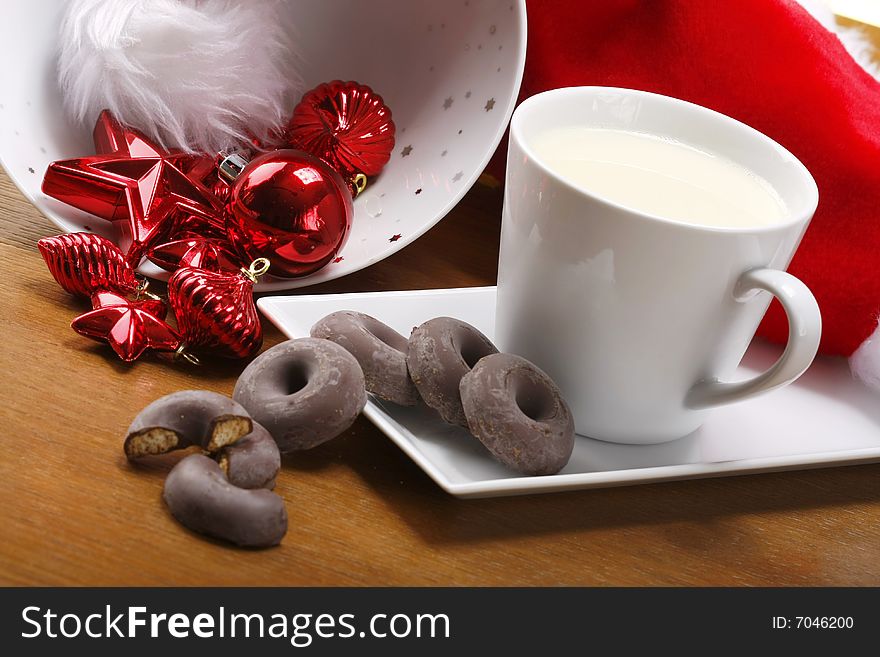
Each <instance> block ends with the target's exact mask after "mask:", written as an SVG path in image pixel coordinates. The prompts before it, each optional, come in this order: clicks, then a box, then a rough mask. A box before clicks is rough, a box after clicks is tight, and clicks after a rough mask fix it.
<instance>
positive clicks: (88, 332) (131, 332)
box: [70, 292, 180, 362]
mask: <svg viewBox="0 0 880 657" xmlns="http://www.w3.org/2000/svg"><path fill="white" fill-rule="evenodd" d="M92 305H93V306H94V308H95V309H94V310H92V311H90V312H87V313H85V314H84V315H80V316H79V317H77V318H76V319H75V320H73V322H71V324H70V326H71V328H72V329H73V330H74V331H76V332H77V333H79V334H80V335H84V336H86V337H87V338H91V339H93V340H98V341H104V342H108V343H109V344H110V346H111V347H113V351H115V352H116V354H117V355H118V356H119V357H120V358H121V359H122V360H124V361H125V362H131V361H133V360H137V359H138V358H139V357H140V356H141V354H143V353H144V351H146V350H147V349H155V350H156V351H175V350H176V349H177V348H178V347H179V346H180V337H179V336H178V335H177V333H175V331H174V329H172V328H171V327H170V326H169V325H168V324H166V323H165V322H164V321H163V318H164V317H165V314H166V312H167V309H166V306H165V303H164V302H163V301H161V300H160V299H145V300H142V301H131V300H129V299H127V298H126V297H124V296H122V295H120V294H117V293H116V292H97V293H95V294H94V295H92Z"/></svg>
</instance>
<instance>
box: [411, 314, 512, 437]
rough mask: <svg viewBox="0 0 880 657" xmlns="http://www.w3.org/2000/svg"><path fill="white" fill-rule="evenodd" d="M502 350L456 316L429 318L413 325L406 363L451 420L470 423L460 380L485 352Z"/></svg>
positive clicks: (425, 397)
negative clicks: (416, 325)
mask: <svg viewBox="0 0 880 657" xmlns="http://www.w3.org/2000/svg"><path fill="white" fill-rule="evenodd" d="M494 353H498V350H497V349H496V348H495V345H493V344H492V342H490V340H489V338H487V337H486V336H485V335H483V334H482V333H480V332H479V331H478V330H477V329H475V328H474V327H473V326H471V325H470V324H466V323H465V322H462V321H460V320H458V319H453V318H452V317H436V318H434V319H429V320H428V321H427V322H425V323H424V324H422V325H421V326H418V327H416V328H415V329H413V332H412V335H410V338H409V343H408V345H407V352H406V364H407V366H408V367H409V373H410V376H411V377H412V380H413V383H414V384H415V386H416V388H417V389H418V391H419V394H420V395H421V397H422V399H423V400H424V401H425V403H426V404H427V405H428V406H430V407H431V408H433V409H435V410H436V411H437V412H438V413H440V417H442V418H443V419H444V420H446V421H447V422H450V423H452V424H459V425H461V426H463V427H467V426H468V422H467V418H466V417H465V413H464V409H463V408H462V405H461V395H460V394H459V383H460V382H461V377H463V376H464V375H465V374H467V373H468V372H469V371H470V369H471V368H472V367H473V366H474V365H476V363H477V361H478V360H480V359H481V358H482V357H483V356H488V355H489V354H494Z"/></svg>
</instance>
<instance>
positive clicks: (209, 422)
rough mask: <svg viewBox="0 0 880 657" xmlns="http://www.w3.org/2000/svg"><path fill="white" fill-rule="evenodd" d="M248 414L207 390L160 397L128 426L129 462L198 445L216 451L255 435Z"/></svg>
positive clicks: (125, 447)
mask: <svg viewBox="0 0 880 657" xmlns="http://www.w3.org/2000/svg"><path fill="white" fill-rule="evenodd" d="M252 428H253V424H252V422H251V418H250V416H249V415H248V413H247V411H246V410H245V409H244V408H242V407H241V406H240V405H239V404H238V403H236V402H234V401H232V400H231V399H230V398H229V397H225V396H224V395H220V394H218V393H216V392H209V391H207V390H182V391H180V392H174V393H172V394H170V395H165V396H164V397H160V398H159V399H157V400H156V401H154V402H153V403H151V404H150V405H149V406H147V407H146V408H144V410H142V411H141V412H140V413H138V414H137V416H136V417H135V418H134V420H133V421H132V423H131V426H129V427H128V433H127V435H126V437H125V443H124V446H123V448H124V450H125V455H126V457H128V458H129V459H137V458H140V457H143V456H148V455H151V454H164V453H165V452H170V451H171V450H175V449H184V448H186V447H190V446H192V445H198V446H199V447H201V448H202V449H204V450H206V451H208V452H216V451H218V450H219V449H221V448H222V447H224V446H226V445H231V444H233V443H235V442H236V441H238V440H239V439H240V438H242V437H243V436H246V435H247V434H249V433H250V432H251V429H252Z"/></svg>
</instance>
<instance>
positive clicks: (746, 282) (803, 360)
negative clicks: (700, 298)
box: [685, 268, 822, 410]
mask: <svg viewBox="0 0 880 657" xmlns="http://www.w3.org/2000/svg"><path fill="white" fill-rule="evenodd" d="M752 290H766V291H767V292H769V293H770V294H772V295H773V296H775V297H776V298H777V299H779V301H780V303H781V304H782V307H783V308H784V309H785V314H786V315H787V316H788V343H787V344H786V345H785V351H784V352H783V353H782V356H780V357H779V359H778V360H777V361H776V362H775V363H774V364H773V365H772V366H771V367H770V369H768V370H767V371H766V372H764V373H762V374H758V375H757V376H755V377H753V378H751V379H747V380H745V381H737V382H735V383H729V382H724V381H719V380H718V379H708V380H703V381H700V382H698V383H697V384H696V385H694V387H692V388H691V389H690V391H689V392H688V394H687V396H686V398H685V406H687V407H688V408H690V409H694V410H697V409H701V408H708V407H710V406H718V405H720V404H729V403H730V402H735V401H740V400H742V399H747V398H749V397H753V396H754V395H758V394H760V393H762V392H767V391H769V390H773V389H774V388H778V387H780V386H784V385H786V384H789V383H791V382H792V381H794V380H795V379H797V378H798V377H799V376H800V375H801V374H803V373H804V371H805V370H806V369H807V368H808V367H809V366H810V363H812V362H813V358H814V357H815V356H816V352H817V351H818V349H819V338H820V336H821V335H822V315H821V314H820V313H819V304H817V303H816V298H815V297H814V296H813V293H812V292H810V289H809V288H808V287H807V286H806V285H804V284H803V283H802V282H801V281H800V280H798V279H797V278H795V277H794V276H792V275H791V274H789V273H788V272H784V271H780V270H779V269H764V268H761V269H751V270H749V271H747V272H745V273H744V274H743V275H742V276H741V277H740V279H739V281H737V284H736V287H735V288H734V292H733V294H734V298H736V300H737V301H740V302H745V301H746V300H747V299H748V298H750V297H749V296H748V293H749V292H751V291H752Z"/></svg>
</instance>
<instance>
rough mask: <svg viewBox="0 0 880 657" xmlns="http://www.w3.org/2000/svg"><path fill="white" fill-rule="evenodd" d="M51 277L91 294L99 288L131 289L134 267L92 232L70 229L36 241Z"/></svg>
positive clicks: (73, 290) (70, 289)
mask: <svg viewBox="0 0 880 657" xmlns="http://www.w3.org/2000/svg"><path fill="white" fill-rule="evenodd" d="M37 246H38V247H39V249H40V254H41V255H42V256H43V260H45V261H46V265H47V266H48V267H49V272H50V273H51V274H52V277H53V278H54V279H55V280H56V281H57V282H58V284H59V285H60V286H61V287H63V288H64V289H65V290H66V291H67V292H70V293H71V294H78V295H81V296H85V297H87V296H91V295H92V294H93V293H94V292H97V291H100V290H115V291H118V292H122V293H129V294H130V293H132V292H134V291H135V290H136V289H137V288H138V281H137V279H136V278H135V275H134V269H132V267H131V265H130V264H129V263H128V261H127V260H126V258H125V254H124V253H123V252H122V250H121V249H120V248H119V247H118V246H116V245H115V244H114V243H113V242H111V241H110V240H108V239H106V238H103V237H101V236H100V235H95V234H93V233H69V234H67V235H58V236H56V237H46V238H43V239H41V240H40V241H39V242H37Z"/></svg>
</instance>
